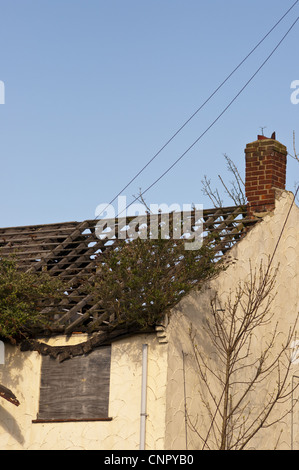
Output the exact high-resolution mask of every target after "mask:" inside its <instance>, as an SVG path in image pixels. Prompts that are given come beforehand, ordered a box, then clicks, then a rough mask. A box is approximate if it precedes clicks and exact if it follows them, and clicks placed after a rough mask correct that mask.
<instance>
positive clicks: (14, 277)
mask: <svg viewBox="0 0 299 470" xmlns="http://www.w3.org/2000/svg"><path fill="white" fill-rule="evenodd" d="M61 289H62V286H61V283H60V281H59V280H58V279H57V278H53V277H50V276H49V275H47V274H46V273H35V274H30V273H25V272H22V271H21V270H19V269H18V265H17V262H16V260H15V259H14V258H5V259H4V258H2V259H0V336H1V337H2V338H6V339H9V340H10V341H13V342H14V341H15V340H16V339H17V338H20V337H24V336H26V335H27V334H29V332H31V331H32V328H34V327H38V326H40V325H42V324H43V325H45V324H46V322H47V318H46V316H44V315H42V314H41V313H40V310H41V302H42V301H43V300H45V299H49V300H51V299H57V298H60V297H61V296H62V294H61V292H62V290H61Z"/></svg>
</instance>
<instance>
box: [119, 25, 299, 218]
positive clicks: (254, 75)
mask: <svg viewBox="0 0 299 470" xmlns="http://www.w3.org/2000/svg"><path fill="white" fill-rule="evenodd" d="M298 20H299V16H298V17H297V18H296V20H295V21H294V23H293V24H292V25H291V26H290V28H289V29H288V30H287V32H286V33H285V34H284V36H283V37H282V38H281V40H280V41H279V42H278V44H277V45H276V46H275V47H274V49H273V50H272V51H271V52H270V54H269V55H268V57H267V58H266V59H265V60H264V62H263V63H262V64H261V65H260V66H259V68H258V69H257V70H256V71H255V72H254V74H253V75H252V76H251V77H250V78H249V80H248V81H247V82H246V83H245V85H244V86H243V87H242V88H241V89H240V91H239V92H238V93H237V94H236V95H235V96H234V98H233V99H232V100H231V101H230V102H229V104H228V105H227V106H226V107H225V108H224V109H223V110H222V111H221V113H220V114H218V116H217V117H216V119H214V121H213V122H212V123H211V124H210V125H209V126H208V127H207V128H206V129H205V131H204V132H203V133H202V134H201V135H200V136H199V137H198V138H197V139H196V140H195V141H194V142H193V143H192V144H191V145H190V146H189V147H188V148H187V150H185V152H184V153H182V154H181V155H180V157H179V158H177V160H175V161H174V163H173V164H172V165H171V166H169V167H168V168H167V170H165V171H164V173H162V174H161V175H160V176H159V177H158V178H157V179H156V180H155V181H154V182H153V183H152V184H151V185H150V186H148V187H147V188H146V189H145V190H144V191H143V192H142V193H140V195H139V196H138V197H135V199H134V200H133V201H132V202H131V203H130V204H128V205H127V206H126V208H125V209H123V211H122V212H124V211H125V210H127V209H128V208H129V207H130V206H131V205H132V204H133V203H134V202H135V201H137V200H138V198H139V197H141V196H143V195H144V194H145V193H147V192H148V191H149V190H150V189H151V188H152V187H153V186H155V185H156V184H157V183H158V181H160V180H161V179H162V178H163V177H164V176H165V175H166V174H167V173H169V171H170V170H172V168H174V166H175V165H177V164H178V163H179V161H180V160H182V158H183V157H184V156H185V155H186V154H187V153H188V152H189V151H190V150H191V149H192V148H193V147H194V146H195V145H196V144H197V143H198V142H199V141H200V140H201V139H202V137H203V136H204V135H205V134H206V133H207V132H208V131H209V130H210V129H211V128H212V127H213V126H214V125H215V124H216V122H217V121H219V119H220V118H221V117H222V116H223V115H224V114H225V113H226V111H227V110H228V109H229V108H230V107H231V106H232V104H233V103H234V102H235V101H236V100H237V98H238V97H239V96H240V95H241V94H242V93H243V91H244V90H245V89H246V88H247V87H248V85H249V84H250V83H251V82H252V80H253V79H254V78H255V77H256V75H257V74H258V73H259V72H260V71H261V69H262V68H263V67H264V66H265V65H266V63H267V62H268V61H269V59H270V58H271V57H272V56H273V54H274V53H275V52H276V50H277V49H278V48H279V46H280V45H281V44H282V43H283V41H284V40H285V38H286V37H287V36H288V34H289V33H290V32H291V30H292V29H293V28H294V26H295V24H296V23H297V21H298ZM122 212H121V213H122ZM121 213H119V214H118V215H117V217H119V215H120V214H121Z"/></svg>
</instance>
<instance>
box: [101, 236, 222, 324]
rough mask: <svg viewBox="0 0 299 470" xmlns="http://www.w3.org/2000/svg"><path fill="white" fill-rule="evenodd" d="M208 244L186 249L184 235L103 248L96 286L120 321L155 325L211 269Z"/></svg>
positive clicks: (105, 305)
mask: <svg viewBox="0 0 299 470" xmlns="http://www.w3.org/2000/svg"><path fill="white" fill-rule="evenodd" d="M213 258H214V253H213V250H212V248H210V247H208V246H204V247H202V248H201V249H199V250H194V251H192V250H190V251H188V250H185V248H184V241H183V240H175V241H174V240H165V239H161V238H160V239H157V240H149V239H147V240H141V239H139V238H138V239H136V240H134V241H130V242H126V241H123V242H120V244H119V245H118V246H117V248H115V249H111V250H107V252H106V254H104V262H103V263H102V266H101V268H100V270H99V279H98V282H97V283H96V286H95V290H96V294H97V296H98V298H100V300H101V305H102V307H103V309H104V310H105V311H107V312H108V313H109V314H110V315H114V316H115V317H116V319H117V322H118V323H127V324H128V323H136V324H137V325H138V326H139V327H141V328H146V327H148V326H153V325H155V324H157V323H158V322H159V320H160V319H161V315H162V314H163V313H164V312H165V311H166V310H167V309H169V308H171V307H173V306H174V305H175V304H176V303H177V302H178V301H179V300H180V299H181V298H182V297H183V296H184V295H185V294H186V293H187V292H189V291H190V289H191V288H192V287H194V286H195V285H200V283H201V282H202V281H203V280H206V279H207V278H209V277H211V276H212V275H213V274H215V273H216V272H217V271H218V270H219V269H220V266H219V265H216V264H215V263H214V262H213Z"/></svg>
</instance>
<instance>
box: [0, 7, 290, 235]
mask: <svg viewBox="0 0 299 470" xmlns="http://www.w3.org/2000/svg"><path fill="white" fill-rule="evenodd" d="M293 3H294V0H290V1H289V0H284V1H282V0H258V1H257V0H242V1H240V0H227V1H225V2H224V1H223V0H212V1H209V2H207V1H202V0H126V1H124V0H106V1H103V0H11V1H8V0H6V1H4V0H0V41H1V48H0V80H1V81H3V82H4V84H5V104H1V105H0V155H1V185H0V226H2V227H7V226H17V225H31V224H43V223H54V222H64V221H71V220H77V221H80V220H84V219H92V218H93V217H94V216H95V209H96V207H97V206H98V205H99V204H101V203H106V202H109V201H110V200H112V199H113V198H114V197H115V196H116V195H117V194H118V193H119V192H120V191H121V190H122V188H123V187H124V186H125V185H126V184H127V183H128V182H129V181H130V180H131V178H132V177H133V176H134V175H135V174H136V173H137V172H138V171H139V170H140V169H141V168H142V167H143V166H144V165H145V164H146V163H147V162H148V161H149V159H151V158H152V157H153V155H154V154H155V153H156V152H157V151H158V150H159V149H160V148H161V147H162V146H163V145H164V144H165V142H166V141H167V140H168V139H169V138H170V137H171V136H172V135H173V134H174V132H175V131H176V130H177V129H178V128H179V127H180V126H181V125H182V124H183V123H184V122H185V121H186V119H188V118H189V117H190V115H192V113H193V112H194V111H195V110H196V109H197V108H198V107H199V106H200V105H201V103H202V102H203V101H204V100H205V99H206V98H207V97H208V96H209V95H210V94H211V93H212V92H213V91H214V89H215V88H216V87H217V86H218V85H219V84H220V83H221V82H222V81H223V80H224V79H225V78H226V76H227V75H228V74H229V73H230V72H231V71H232V70H233V69H234V68H235V67H236V65H237V64H238V63H239V62H240V61H241V60H242V59H243V58H244V57H245V55H246V54H247V53H248V52H249V51H250V50H251V49H252V48H253V47H254V46H255V45H256V44H257V43H258V41H259V40H260V39H261V38H262V37H263V36H264V35H265V34H266V33H267V32H268V30H269V29H270V28H271V27H272V26H273V25H274V24H275V23H276V21H277V20H278V19H279V18H280V17H281V16H282V15H283V14H284V13H285V11H286V10H287V9H288V8H289V7H290V6H291V5H292V4H293ZM298 14H299V3H298V4H297V5H296V7H295V8H294V9H293V10H292V12H291V13H290V14H289V15H288V16H287V17H286V18H285V20H284V21H283V22H282V23H281V24H280V25H279V27H278V28H277V29H276V30H275V31H274V32H273V33H272V34H271V35H270V36H269V37H268V38H267V40H266V41H265V42H264V43H263V45H262V46H261V47H260V48H259V49H258V50H257V51H256V52H255V53H254V54H253V55H252V56H251V57H250V59H249V60H248V61H247V62H246V63H245V64H244V65H243V66H242V67H241V68H240V69H239V70H238V72H237V73H236V74H235V75H234V76H233V77H232V79H231V80H229V82H227V83H226V84H225V86H224V87H223V88H222V89H221V91H220V92H219V93H218V94H217V95H216V96H214V98H213V99H212V100H211V101H210V102H209V103H208V105H207V106H206V107H205V108H204V109H203V110H202V111H201V112H200V113H198V114H197V115H196V117H195V118H194V119H192V121H191V122H190V123H189V125H188V126H186V128H184V130H183V131H182V132H181V133H180V134H179V135H178V136H177V138H176V139H174V140H173V141H172V142H171V144H170V145H169V146H168V147H167V148H166V149H165V150H164V151H163V152H162V153H161V154H160V155H159V156H158V157H157V158H156V159H155V160H154V162H153V163H152V164H151V165H150V166H149V167H148V168H147V169H146V170H145V171H144V172H143V173H142V174H141V175H140V176H139V177H138V178H137V179H136V180H135V181H134V182H133V183H132V184H131V185H130V186H129V187H128V188H127V189H126V190H125V191H124V192H122V193H121V194H122V195H123V196H126V197H127V201H128V203H130V202H131V201H132V200H133V197H132V196H133V195H134V194H135V195H136V194H137V193H138V191H139V188H141V190H145V189H146V188H147V187H148V186H149V185H150V184H152V182H153V181H155V180H156V179H157V178H158V177H159V176H160V174H162V173H163V172H164V171H165V170H166V169H167V168H168V167H169V166H170V165H171V164H172V163H173V162H174V161H175V160H176V159H177V158H178V157H179V156H180V155H181V154H182V153H183V152H184V151H185V150H186V149H187V148H188V147H189V146H190V145H191V144H192V143H193V142H194V141H195V140H196V139H197V138H198V136H199V135H201V133H202V132H204V131H205V129H206V128H207V127H208V126H209V125H210V124H211V122H213V120H214V119H215V118H216V117H217V115H218V114H219V113H220V112H221V111H222V110H223V109H224V108H225V107H226V106H227V104H228V103H229V102H230V101H231V99H233V97H234V96H235V95H236V93H237V92H238V91H239V90H240V89H241V88H242V87H243V86H244V84H245V83H246V81H247V80H248V79H249V78H250V76H252V75H253V73H254V72H255V71H256V70H257V68H258V67H259V66H260V65H261V63H262V62H263V61H264V60H265V58H266V57H267V55H268V54H269V53H270V52H271V50H272V49H273V48H274V46H275V45H276V44H277V43H278V41H279V40H280V39H281V37H282V36H283V35H284V34H285V32H286V30H287V29H288V28H289V26H290V25H291V23H292V22H293V21H294V20H295V19H296V17H297V16H298ZM298 33H299V22H298V23H297V24H296V26H295V28H294V29H293V30H292V31H291V33H290V34H289V36H288V37H287V38H286V40H285V41H284V42H283V44H282V45H281V46H280V48H279V49H278V50H277V51H276V53H275V54H274V55H273V56H272V58H271V59H270V61H269V62H268V63H267V64H266V65H265V67H264V68H263V69H262V70H261V72H260V73H259V74H258V75H257V76H256V77H255V79H254V80H253V81H252V82H251V83H250V85H249V86H248V87H247V88H246V90H245V91H244V92H243V93H242V95H241V96H240V97H239V98H238V99H237V100H236V102H235V103H234V104H233V105H232V106H231V108H230V109H229V110H228V111H227V112H226V113H225V114H224V115H223V116H222V117H221V119H219V121H218V122H217V123H216V124H215V126H213V127H212V128H211V129H210V130H209V131H208V132H207V133H206V134H205V135H204V137H203V138H202V139H201V140H200V141H199V142H198V144H197V145H195V146H194V147H193V148H192V150H191V151H190V152H188V153H187V154H186V156H185V157H184V158H183V159H182V160H181V161H180V162H179V163H178V164H177V165H176V166H175V167H174V168H173V169H172V170H171V171H170V172H169V173H168V174H167V175H166V176H165V177H164V178H162V179H161V180H160V181H159V182H158V183H157V184H156V185H155V186H154V187H153V188H152V189H151V190H150V191H148V192H147V193H146V194H145V199H146V202H147V203H148V204H152V203H156V204H162V203H164V204H169V205H170V204H172V203H177V204H180V205H183V204H188V203H190V204H191V203H195V204H203V205H204V207H205V208H209V207H211V203H210V201H209V200H208V199H207V198H206V197H205V196H204V195H203V193H202V190H201V188H202V185H201V180H202V179H203V177H204V175H207V176H208V177H209V178H210V179H211V182H212V185H213V186H214V187H216V186H219V180H218V176H217V175H218V174H221V175H222V176H223V177H224V178H225V179H226V180H227V181H229V180H230V179H231V177H230V175H229V174H228V173H227V171H226V164H225V159H224V157H223V154H224V153H226V154H227V155H229V156H230V158H232V159H233V160H234V161H235V163H236V164H237V165H238V168H239V170H240V172H241V174H244V148H245V146H246V144H247V143H248V142H251V141H254V140H256V138H257V135H258V134H260V133H261V129H260V127H261V126H263V127H266V129H265V130H264V133H265V134H266V135H271V133H272V132H273V131H274V130H275V131H276V136H277V139H278V140H279V141H280V142H282V143H283V144H285V145H287V147H288V149H289V151H290V152H292V141H293V140H292V139H293V131H295V132H297V135H298V139H297V140H298V149H299V127H298V124H299V123H298V117H299V104H298V105H294V104H292V103H291V100H290V96H291V93H292V90H291V88H290V86H291V83H292V82H293V81H294V80H299V70H298ZM295 181H299V164H298V163H297V162H295V161H294V160H292V159H291V158H289V160H288V179H287V189H289V190H292V191H293V189H294V184H295ZM224 201H225V203H226V202H227V204H228V205H231V201H229V200H226V198H225V195H224ZM116 210H117V208H116Z"/></svg>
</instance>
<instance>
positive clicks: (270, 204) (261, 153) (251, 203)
mask: <svg viewBox="0 0 299 470" xmlns="http://www.w3.org/2000/svg"><path fill="white" fill-rule="evenodd" d="M273 137H274V138H273ZM245 158H246V174H245V195H246V198H247V201H248V215H251V216H253V215H255V214H256V215H258V213H259V214H260V215H262V214H261V213H263V212H268V211H272V210H273V209H274V208H275V188H279V189H285V185H286V167H287V148H286V147H285V146H284V145H283V144H281V143H280V142H278V141H277V140H276V139H275V134H274V133H273V135H272V138H271V139H269V138H267V137H265V136H263V135H258V140H256V141H255V142H252V143H250V144H247V145H246V149H245Z"/></svg>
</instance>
